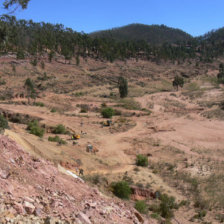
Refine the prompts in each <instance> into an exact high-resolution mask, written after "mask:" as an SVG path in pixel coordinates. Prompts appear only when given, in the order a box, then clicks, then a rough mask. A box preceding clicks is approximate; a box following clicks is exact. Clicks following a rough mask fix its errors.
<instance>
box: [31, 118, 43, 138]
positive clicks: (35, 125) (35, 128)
mask: <svg viewBox="0 0 224 224" xmlns="http://www.w3.org/2000/svg"><path fill="white" fill-rule="evenodd" d="M27 130H29V132H30V134H33V135H36V136H38V137H40V138H42V137H43V135H44V129H43V128H41V127H40V125H39V122H38V121H37V120H34V121H31V122H29V123H28V126H27Z"/></svg>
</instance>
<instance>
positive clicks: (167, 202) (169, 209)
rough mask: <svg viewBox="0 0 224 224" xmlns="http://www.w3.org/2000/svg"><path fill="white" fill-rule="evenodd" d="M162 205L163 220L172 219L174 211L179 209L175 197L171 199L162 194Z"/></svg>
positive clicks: (160, 206)
mask: <svg viewBox="0 0 224 224" xmlns="http://www.w3.org/2000/svg"><path fill="white" fill-rule="evenodd" d="M160 200H161V203H160V205H159V211H160V214H161V216H162V217H163V218H172V217H173V209H176V208H177V204H176V203H175V198H174V197H169V196H168V195H167V194H162V195H161V197H160Z"/></svg>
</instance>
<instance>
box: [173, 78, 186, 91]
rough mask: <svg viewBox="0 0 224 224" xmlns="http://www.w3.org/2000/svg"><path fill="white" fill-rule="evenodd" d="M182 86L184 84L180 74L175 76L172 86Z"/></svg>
mask: <svg viewBox="0 0 224 224" xmlns="http://www.w3.org/2000/svg"><path fill="white" fill-rule="evenodd" d="M179 86H180V87H181V88H182V87H183V86H184V79H183V77H181V76H178V75H177V76H175V77H174V80H173V87H175V88H176V89H177V90H178V87H179Z"/></svg>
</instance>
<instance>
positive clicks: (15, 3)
mask: <svg viewBox="0 0 224 224" xmlns="http://www.w3.org/2000/svg"><path fill="white" fill-rule="evenodd" d="M29 1H30V0H5V1H4V2H3V6H4V9H10V8H12V7H15V8H14V10H15V9H17V8H18V7H21V8H22V9H26V8H27V5H28V3H29Z"/></svg>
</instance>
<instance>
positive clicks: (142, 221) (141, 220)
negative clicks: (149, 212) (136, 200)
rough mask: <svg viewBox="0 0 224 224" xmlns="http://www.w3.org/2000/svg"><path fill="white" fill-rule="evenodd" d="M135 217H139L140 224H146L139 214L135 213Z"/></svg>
mask: <svg viewBox="0 0 224 224" xmlns="http://www.w3.org/2000/svg"><path fill="white" fill-rule="evenodd" d="M135 216H136V217H137V219H138V221H139V222H141V223H144V219H143V218H142V216H141V215H140V214H139V213H138V212H135Z"/></svg>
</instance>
